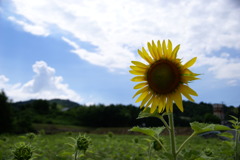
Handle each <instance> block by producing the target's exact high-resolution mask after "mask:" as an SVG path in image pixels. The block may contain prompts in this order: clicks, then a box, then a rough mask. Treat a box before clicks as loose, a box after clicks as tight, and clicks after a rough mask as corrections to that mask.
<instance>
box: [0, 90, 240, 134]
mask: <svg viewBox="0 0 240 160" xmlns="http://www.w3.org/2000/svg"><path fill="white" fill-rule="evenodd" d="M183 103H184V112H181V111H179V110H178V109H177V107H175V110H174V113H175V114H174V116H175V117H174V118H175V125H176V126H189V122H193V121H198V122H205V123H220V119H219V118H218V117H217V116H215V115H213V106H212V104H208V103H204V102H201V103H199V104H197V103H193V102H189V101H184V102H183ZM140 111H141V110H140V109H139V108H138V107H136V106H133V105H122V104H110V105H104V104H94V105H90V106H86V105H80V104H77V103H74V102H71V101H69V100H56V99H55V100H42V99H38V100H29V101H25V102H17V103H13V102H11V101H10V100H9V98H8V97H7V95H6V94H5V93H4V91H1V92H0V133H5V132H12V133H25V132H30V131H34V128H33V124H34V123H44V124H63V125H78V126H86V127H133V126H136V125H137V126H148V127H150V126H151V127H153V126H159V125H162V124H161V122H160V121H159V120H158V119H156V118H144V119H137V117H138V114H139V113H140ZM224 112H225V113H226V114H225V119H226V120H227V119H230V117H229V116H228V115H234V116H236V117H238V116H239V113H240V107H238V108H235V107H233V106H230V107H227V106H224Z"/></svg>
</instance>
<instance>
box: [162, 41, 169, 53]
mask: <svg viewBox="0 0 240 160" xmlns="http://www.w3.org/2000/svg"><path fill="white" fill-rule="evenodd" d="M162 47H163V57H168V50H167V46H166V42H165V40H163V44H162Z"/></svg>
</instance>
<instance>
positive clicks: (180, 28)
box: [9, 0, 240, 81]
mask: <svg viewBox="0 0 240 160" xmlns="http://www.w3.org/2000/svg"><path fill="white" fill-rule="evenodd" d="M12 4H13V5H14V9H13V10H12V13H13V14H12V15H10V16H9V19H10V20H11V21H13V22H16V23H17V24H19V25H21V26H22V27H23V29H24V30H25V31H27V32H30V33H32V34H35V35H42V36H47V35H51V34H56V30H58V32H57V33H58V34H61V32H63V33H68V34H67V35H66V34H65V35H61V37H62V36H64V37H63V38H62V39H63V40H64V41H65V42H67V43H68V44H69V45H71V46H72V47H73V50H72V52H74V53H75V54H77V55H78V56H79V57H80V58H81V59H83V60H86V61H88V62H89V63H91V64H94V65H98V66H102V67H106V68H108V69H109V70H111V71H116V70H125V69H127V68H128V66H129V62H130V60H133V59H138V58H139V57H138V56H137V55H136V50H137V48H139V47H141V46H145V45H146V42H147V41H151V40H152V39H153V40H158V39H171V40H172V41H173V43H174V45H177V44H179V43H180V44H181V50H180V53H179V55H180V56H181V57H184V60H185V61H187V60H189V59H190V58H192V57H193V56H196V55H197V56H198V57H199V58H198V64H197V66H198V67H200V66H203V65H206V66H208V67H209V71H210V72H212V73H214V75H215V77H216V78H219V79H229V80H230V81H233V80H240V76H239V75H238V74H234V73H235V72H236V67H239V65H240V61H239V59H238V60H236V59H235V58H232V57H221V55H220V54H218V55H214V53H216V52H221V49H222V48H231V49H235V50H236V51H237V52H239V51H240V41H239V39H240V30H239V26H240V21H239V20H238V19H239V18H238V17H239V13H240V5H237V3H235V2H234V1H229V0H215V1H208V0H202V1H192V0H181V1H164V0H160V1H155V0H150V1H137V0H133V1H127V0H121V1H117V2H114V3H113V2H112V1H111V0H102V1H97V0H95V1H88V0H82V1H78V0H69V1H64V0H59V1H55V0H41V1H32V0H24V1H22V0H12ZM82 42H84V43H88V44H89V45H91V46H94V49H93V50H90V49H89V47H84V46H83V45H82ZM238 57H239V55H238ZM212 61H214V63H212ZM226 72H227V74H225V73H226Z"/></svg>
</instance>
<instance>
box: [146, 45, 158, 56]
mask: <svg viewBox="0 0 240 160" xmlns="http://www.w3.org/2000/svg"><path fill="white" fill-rule="evenodd" d="M147 45H148V50H149V52H150V53H151V55H152V57H153V58H154V59H157V58H156V54H155V52H154V51H153V48H152V46H151V44H150V43H149V42H148V43H147Z"/></svg>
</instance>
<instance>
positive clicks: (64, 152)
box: [58, 151, 73, 157]
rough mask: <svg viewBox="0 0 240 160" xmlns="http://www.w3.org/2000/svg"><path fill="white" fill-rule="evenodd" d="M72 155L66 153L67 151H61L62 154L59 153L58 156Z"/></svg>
mask: <svg viewBox="0 0 240 160" xmlns="http://www.w3.org/2000/svg"><path fill="white" fill-rule="evenodd" d="M72 155H73V153H72V152H67V151H63V152H60V153H59V155H58V156H61V157H62V156H63V157H64V156H72Z"/></svg>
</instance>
